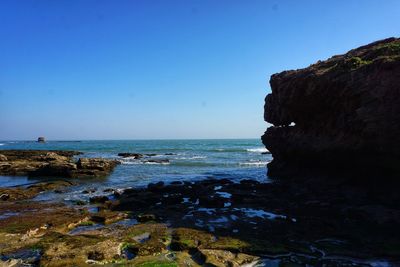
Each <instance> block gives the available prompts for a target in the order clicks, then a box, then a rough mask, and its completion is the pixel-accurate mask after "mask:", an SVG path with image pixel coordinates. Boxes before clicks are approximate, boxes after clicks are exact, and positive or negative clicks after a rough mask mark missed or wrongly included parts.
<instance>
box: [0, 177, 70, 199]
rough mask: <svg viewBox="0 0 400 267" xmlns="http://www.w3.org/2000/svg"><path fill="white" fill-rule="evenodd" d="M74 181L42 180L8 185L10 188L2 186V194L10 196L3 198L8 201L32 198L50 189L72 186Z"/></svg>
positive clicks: (0, 190)
mask: <svg viewBox="0 0 400 267" xmlns="http://www.w3.org/2000/svg"><path fill="white" fill-rule="evenodd" d="M73 184H74V183H72V182H69V181H52V182H41V183H36V184H32V185H29V186H27V187H25V186H19V187H8V188H0V195H5V196H8V198H7V197H4V199H3V200H6V201H15V200H24V199H30V198H33V197H35V196H37V195H38V194H39V193H41V192H45V191H49V190H62V189H63V188H65V187H68V186H71V185H73Z"/></svg>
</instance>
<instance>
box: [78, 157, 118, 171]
mask: <svg viewBox="0 0 400 267" xmlns="http://www.w3.org/2000/svg"><path fill="white" fill-rule="evenodd" d="M117 164H118V161H116V160H108V159H102V158H80V159H79V160H78V162H77V166H78V168H79V169H88V170H99V171H107V170H111V169H113V168H114V167H115V166H116V165H117Z"/></svg>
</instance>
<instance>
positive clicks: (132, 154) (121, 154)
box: [118, 153, 143, 159]
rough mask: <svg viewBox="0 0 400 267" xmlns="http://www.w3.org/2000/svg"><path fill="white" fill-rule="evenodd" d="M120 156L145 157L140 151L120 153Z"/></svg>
mask: <svg viewBox="0 0 400 267" xmlns="http://www.w3.org/2000/svg"><path fill="white" fill-rule="evenodd" d="M118 156H120V157H123V158H134V159H140V158H142V157H143V155H142V154H139V153H118Z"/></svg>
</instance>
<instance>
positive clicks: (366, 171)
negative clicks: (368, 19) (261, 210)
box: [262, 38, 400, 176]
mask: <svg viewBox="0 0 400 267" xmlns="http://www.w3.org/2000/svg"><path fill="white" fill-rule="evenodd" d="M270 84H271V89H272V93H271V94H269V95H267V97H266V98H265V113H264V118H265V121H267V122H269V123H271V124H273V126H271V127H269V128H268V129H267V131H266V132H265V134H264V135H263V136H262V141H263V143H264V144H265V146H266V148H267V149H268V150H269V151H270V152H271V153H272V155H273V158H274V159H273V161H272V162H271V163H269V164H268V174H269V175H270V176H291V175H298V174H300V173H302V174H305V171H308V170H313V169H316V170H318V169H323V170H325V171H326V170H329V172H335V171H343V170H345V171H346V172H347V173H349V174H354V173H356V174H362V175H371V174H373V175H375V174H380V175H381V174H386V175H390V174H396V173H397V174H398V173H399V172H400V97H399V96H400V86H399V84H400V39H396V38H389V39H385V40H381V41H378V42H374V43H371V44H369V45H366V46H362V47H359V48H357V49H354V50H351V51H349V52H348V53H346V54H344V55H339V56H334V57H332V58H330V59H328V60H325V61H318V62H317V63H315V64H313V65H311V66H309V67H308V68H304V69H299V70H291V71H284V72H281V73H278V74H274V75H272V76H271V80H270Z"/></svg>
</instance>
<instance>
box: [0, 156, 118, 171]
mask: <svg viewBox="0 0 400 267" xmlns="http://www.w3.org/2000/svg"><path fill="white" fill-rule="evenodd" d="M79 154H81V153H80V152H77V151H58V150H0V175H29V176H53V177H91V176H105V175H107V174H109V173H110V172H111V171H112V170H113V169H114V167H115V166H116V165H117V164H119V161H117V160H110V159H102V158H79V159H78V161H75V160H74V158H73V156H75V155H79Z"/></svg>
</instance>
